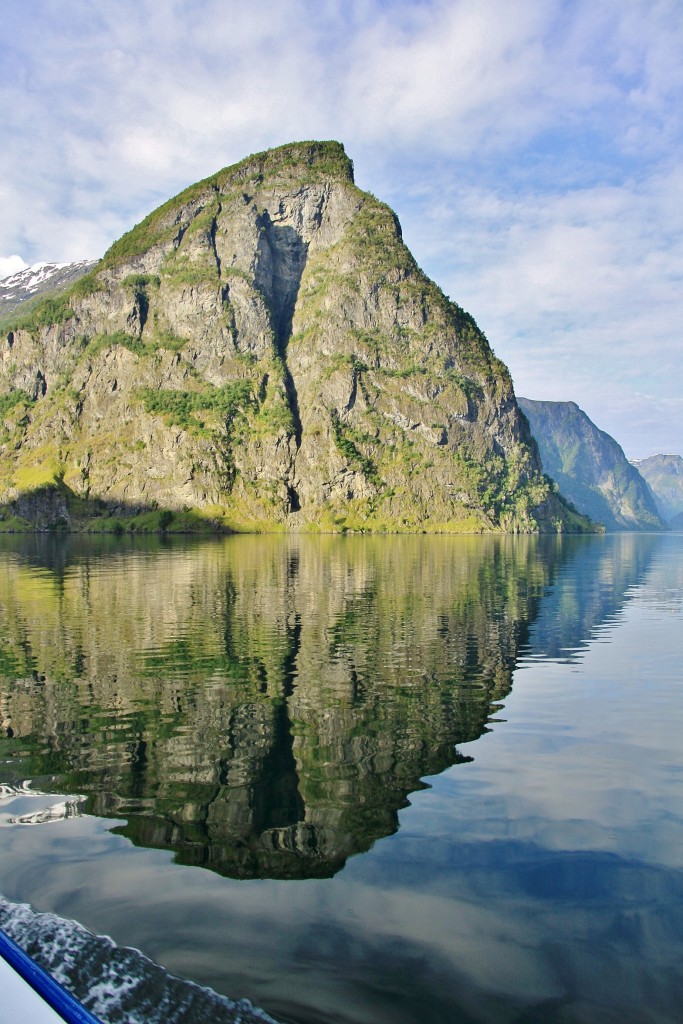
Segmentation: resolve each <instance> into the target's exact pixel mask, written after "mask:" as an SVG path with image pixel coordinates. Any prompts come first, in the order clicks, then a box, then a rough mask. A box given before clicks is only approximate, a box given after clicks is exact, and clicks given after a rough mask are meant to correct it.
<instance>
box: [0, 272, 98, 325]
mask: <svg viewBox="0 0 683 1024" xmlns="http://www.w3.org/2000/svg"><path fill="white" fill-rule="evenodd" d="M94 266H95V263H94V261H93V260H81V261H80V263H34V264H33V266H32V267H26V269H25V270H20V271H18V273H16V274H12V275H11V276H10V277H5V278H3V279H2V280H1V281H0V316H3V315H4V314H7V313H11V312H13V310H15V309H16V308H17V307H18V306H20V305H21V304H22V303H24V302H27V301H28V300H30V299H33V298H35V297H36V296H38V295H43V294H44V293H45V292H51V291H59V290H61V289H62V288H66V287H67V286H68V285H71V284H73V283H74V281H77V280H78V278H79V277H83V275H84V274H87V272H88V271H89V270H90V269H91V267H94Z"/></svg>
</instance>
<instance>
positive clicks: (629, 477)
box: [517, 398, 665, 530]
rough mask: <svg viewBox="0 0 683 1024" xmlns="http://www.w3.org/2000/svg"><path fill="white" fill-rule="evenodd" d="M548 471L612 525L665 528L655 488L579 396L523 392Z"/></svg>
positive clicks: (583, 506) (522, 403) (584, 507)
mask: <svg viewBox="0 0 683 1024" xmlns="http://www.w3.org/2000/svg"><path fill="white" fill-rule="evenodd" d="M517 403H518V405H519V407H520V409H521V410H522V412H523V413H524V414H525V416H526V417H527V419H528V421H529V425H530V427H531V432H532V434H533V435H534V437H535V439H536V443H537V444H538V448H539V452H540V455H541V462H542V463H543V468H544V470H545V472H546V473H548V474H549V475H550V476H551V477H552V478H553V480H555V482H556V483H557V485H558V486H559V488H560V491H561V492H562V494H564V495H565V497H566V498H568V499H569V500H570V501H571V502H572V503H573V504H574V505H575V506H576V508H577V509H578V510H579V511H580V512H582V513H583V514H584V515H588V516H590V518H591V519H593V520H595V521H596V522H599V523H602V524H603V525H604V526H605V528H606V529H608V530H653V529H654V530H661V529H664V528H665V523H664V521H663V519H662V517H661V516H660V513H659V511H658V509H657V505H656V503H655V500H654V496H653V495H652V493H651V491H650V488H649V487H648V485H647V484H646V482H645V480H644V479H643V478H642V477H641V475H640V473H639V472H638V469H637V468H636V467H635V466H633V465H631V463H629V461H628V459H627V458H626V456H625V455H624V452H623V449H622V448H621V446H620V445H619V444H618V443H617V442H616V441H615V440H614V438H613V437H611V436H610V435H609V434H607V433H605V431H603V430H600V429H599V428H598V427H596V425H595V424H594V423H593V422H592V420H591V419H590V418H589V417H588V416H587V415H586V413H585V412H583V410H582V409H580V408H579V406H578V405H577V404H576V403H575V402H543V401H532V400H531V399H528V398H518V399H517Z"/></svg>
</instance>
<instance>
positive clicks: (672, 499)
mask: <svg viewBox="0 0 683 1024" xmlns="http://www.w3.org/2000/svg"><path fill="white" fill-rule="evenodd" d="M633 465H634V466H635V467H636V469H637V470H638V472H639V473H640V475H641V476H642V477H643V479H644V480H646V481H647V483H648V485H649V487H650V490H651V491H652V493H653V494H654V498H655V502H656V504H657V509H658V510H659V514H660V515H661V517H662V519H665V520H666V521H667V522H668V523H669V524H670V525H671V526H673V527H674V528H675V529H680V528H681V526H682V525H683V459H682V458H681V456H680V455H651V456H650V457H649V458H648V459H640V460H638V461H637V462H634V463H633Z"/></svg>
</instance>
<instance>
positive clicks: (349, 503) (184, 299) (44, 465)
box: [0, 143, 587, 532]
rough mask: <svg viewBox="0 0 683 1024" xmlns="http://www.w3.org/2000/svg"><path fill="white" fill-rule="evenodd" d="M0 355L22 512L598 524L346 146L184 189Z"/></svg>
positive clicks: (17, 329)
mask: <svg viewBox="0 0 683 1024" xmlns="http://www.w3.org/2000/svg"><path fill="white" fill-rule="evenodd" d="M0 357H1V361H0V366H1V369H0V417H1V418H0V431H1V433H0V502H4V503H5V506H6V507H7V508H8V510H9V512H12V513H14V514H17V513H20V510H19V508H18V506H17V504H16V503H17V502H18V501H20V500H21V498H22V495H25V494H26V492H35V491H37V490H38V491H40V490H43V491H44V490H45V489H46V488H47V489H48V490H50V489H52V490H54V489H58V490H59V491H60V493H61V494H62V496H63V497H64V500H65V502H66V504H67V506H68V515H67V516H66V517H65V516H64V515H63V514H62V513H60V516H59V517H58V518H60V520H64V521H65V522H66V525H67V527H69V526H70V527H71V528H74V527H76V526H77V525H78V524H79V523H80V524H81V525H82V524H83V522H88V521H92V517H93V516H95V515H98V514H99V517H100V521H102V520H103V519H107V517H109V516H111V515H112V513H113V514H114V515H115V516H122V515H124V514H130V515H132V514H139V513H143V512H145V511H147V512H149V511H150V510H152V511H153V510H156V509H160V510H163V512H164V513H165V514H166V517H167V519H166V523H167V524H168V523H170V522H171V519H172V520H173V524H174V526H175V528H180V527H183V528H185V527H187V526H188V524H190V520H192V519H193V517H194V519H193V521H195V522H196V521H197V520H198V519H201V520H203V521H210V522H211V523H213V524H218V525H220V526H223V527H225V528H231V529H238V530H262V529H267V530H272V529H287V530H301V529H322V530H331V531H346V530H360V529H362V530H391V531H397V530H398V531H401V530H405V531H414V530H428V531H457V532H481V531H491V530H494V531H495V530H507V531H538V530H546V531H554V530H572V529H583V528H586V526H587V524H586V523H585V521H583V520H582V519H581V518H580V517H577V516H576V515H574V514H573V513H572V511H571V510H570V509H569V508H568V507H567V505H566V503H564V502H563V501H562V499H561V498H560V497H559V496H558V495H557V493H555V492H554V491H553V488H552V485H551V483H550V482H549V481H548V480H547V479H545V478H544V477H543V475H542V472H541V467H540V463H539V461H538V458H537V454H536V451H535V448H534V445H533V442H532V441H531V438H530V435H529V432H528V428H527V425H526V423H525V421H524V419H523V418H522V417H521V416H520V414H519V410H518V408H517V404H516V401H515V397H514V392H513V388H512V382H511V380H510V376H509V374H508V371H507V369H506V368H505V366H504V365H503V364H502V363H501V362H500V361H499V360H498V359H496V358H495V356H494V355H493V353H492V352H491V349H490V347H489V345H488V342H487V341H486V338H485V337H484V336H483V334H482V333H481V332H480V331H479V329H478V328H477V326H476V324H475V322H474V320H473V319H472V318H471V317H470V316H469V315H468V314H467V313H465V312H464V311H463V310H462V309H460V308H459V307H458V306H456V305H455V304H453V303H451V302H450V301H449V300H448V299H447V298H446V297H445V296H444V295H443V294H442V292H441V291H440V290H439V289H438V288H437V287H436V286H435V285H434V284H433V283H432V282H431V281H429V280H428V279H427V278H426V277H425V276H424V274H422V272H421V271H420V270H419V268H418V267H417V266H416V264H415V261H414V259H413V257H412V256H411V254H410V252H409V251H408V249H407V248H406V246H405V245H404V244H403V242H402V239H401V231H400V226H399V224H398V221H397V218H396V216H395V214H394V213H393V212H392V211H391V210H390V209H389V208H388V207H386V206H385V205H383V204H382V203H381V202H379V201H378V200H376V199H375V198H374V197H373V196H371V195H368V194H367V193H364V192H362V191H360V190H359V189H358V188H356V187H355V185H354V183H353V172H352V165H351V162H350V161H349V159H348V158H347V157H346V155H345V153H344V150H343V147H342V146H340V145H339V144H338V143H301V144H294V145H290V146H285V147H282V148H281V149H278V150H272V151H269V152H267V153H263V154H260V155H258V156H254V157H249V158H248V159H247V160H245V161H243V162H242V163H241V164H238V165H236V166H235V167H231V168H227V169H226V170H223V171H221V172H219V173H218V174H217V175H215V176H214V177H213V178H210V179H207V180H205V181H203V182H200V183H198V184H197V185H194V186H192V187H191V188H189V189H187V190H186V191H185V192H183V193H181V194H180V195H179V196H177V197H176V198H175V199H172V200H170V201H169V202H168V203H166V204H165V205H164V206H162V207H160V208H159V209H158V210H156V211H155V212H154V213H152V214H151V215H150V216H149V217H147V218H146V220H144V221H143V222H142V223H141V224H139V225H138V226H137V227H135V228H134V229H133V230H132V231H130V232H129V233H128V234H127V235H124V236H123V238H121V239H120V240H119V241H118V242H116V243H115V244H114V245H113V246H112V247H111V249H110V250H109V252H108V253H107V254H106V255H105V257H104V258H103V260H102V261H101V262H100V263H99V264H98V266H97V267H96V268H95V269H94V270H93V271H92V272H91V273H89V274H87V275H86V276H85V277H82V278H81V279H80V280H79V281H78V282H77V283H76V284H75V285H73V286H72V287H71V288H70V290H69V291H67V292H65V293H64V294H63V295H61V296H59V297H57V298H54V297H53V298H48V299H45V300H44V301H43V302H42V304H40V305H38V306H34V307H33V309H31V310H29V312H28V313H27V314H26V315H25V316H22V315H21V307H20V308H19V310H18V311H17V317H16V320H15V322H14V323H13V324H9V325H7V326H6V329H5V336H4V338H3V340H2V342H1V349H0ZM43 515H44V516H45V515H48V516H49V512H47V513H46V512H45V510H43ZM169 517H170V518H169Z"/></svg>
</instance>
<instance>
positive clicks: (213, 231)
mask: <svg viewBox="0 0 683 1024" xmlns="http://www.w3.org/2000/svg"><path fill="white" fill-rule="evenodd" d="M222 210H223V204H222V203H221V202H220V200H219V202H218V209H217V210H216V213H215V214H214V217H213V220H212V221H211V227H210V229H209V238H210V239H211V248H212V249H213V255H214V259H215V260H216V270H217V271H218V277H219V278H220V276H221V258H220V256H219V254H218V247H217V246H216V232H217V230H218V218H219V217H220V215H221V212H222Z"/></svg>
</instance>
